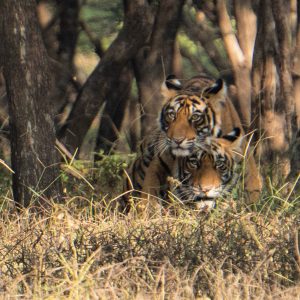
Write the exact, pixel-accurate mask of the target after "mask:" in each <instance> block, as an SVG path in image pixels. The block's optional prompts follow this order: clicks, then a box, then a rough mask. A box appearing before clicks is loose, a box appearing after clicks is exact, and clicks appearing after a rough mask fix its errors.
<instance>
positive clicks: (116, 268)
mask: <svg viewBox="0 0 300 300" xmlns="http://www.w3.org/2000/svg"><path fill="white" fill-rule="evenodd" d="M111 159H112V162H111V163H109V162H108V161H105V160H103V162H102V164H106V165H107V166H111V169H109V168H108V167H107V166H106V171H105V173H101V172H103V168H102V167H103V166H100V169H101V171H100V169H97V168H96V169H91V168H90V165H88V164H87V163H83V164H82V165H80V164H78V163H77V165H76V164H73V165H72V168H75V169H76V171H74V170H72V172H71V173H70V172H69V170H70V167H71V166H69V167H68V168H67V167H66V168H64V170H65V171H64V172H65V173H64V174H63V179H64V186H65V203H64V204H55V203H52V204H51V205H50V206H49V208H48V210H45V212H44V214H41V215H37V214H35V213H33V211H32V208H27V209H24V210H22V211H21V212H16V211H15V210H14V208H12V205H11V202H10V201H9V199H8V198H9V197H8V196H7V194H5V198H4V197H3V201H2V206H1V208H2V211H1V215H0V232H1V239H0V295H1V296H0V297H2V298H3V299H15V298H25V299H27V298H28V299H300V296H299V295H300V284H299V275H300V255H299V238H298V235H299V227H300V205H299V194H297V193H296V192H295V191H292V190H290V191H289V192H286V188H285V186H282V187H281V188H276V187H274V186H272V184H271V182H270V183H269V185H268V189H266V191H265V192H264V194H263V195H262V197H261V200H260V201H259V202H258V203H256V205H252V206H251V207H250V206H248V205H247V204H246V203H245V202H244V200H243V197H241V198H237V199H235V200H233V199H227V200H219V201H218V203H217V208H216V209H215V210H213V211H212V212H210V213H203V212H200V211H197V210H194V209H191V208H189V207H186V206H184V205H182V204H180V203H172V207H169V208H167V207H166V208H165V209H163V210H162V212H161V214H159V215H157V216H155V217H149V218H139V216H137V215H135V210H134V209H132V211H131V212H130V213H129V214H126V215H125V214H123V213H122V212H120V211H118V209H117V208H116V207H117V205H115V202H118V198H117V197H112V196H109V194H108V193H109V192H106V191H105V186H104V182H105V181H104V179H107V178H108V174H110V175H111V176H113V175H115V176H116V177H112V178H111V180H113V179H114V180H116V183H115V186H117V187H118V188H115V193H118V192H119V193H120V189H121V184H120V180H121V178H119V177H118V176H119V175H118V172H115V171H114V170H115V168H117V169H118V170H121V168H120V164H119V163H118V159H117V158H111ZM121 166H123V165H121ZM66 170H67V171H66ZM107 172H108V173H107ZM78 174H79V175H78ZM103 176H104V177H105V178H103ZM82 177H84V179H83V178H82ZM118 182H119V184H118ZM105 184H106V183H105ZM91 186H92V187H93V188H91ZM106 188H107V189H108V191H109V190H110V189H111V188H112V187H111V186H108V187H107V186H106ZM240 194H241V193H237V195H240ZM235 197H237V196H235ZM112 198H114V201H110V200H111V199H112Z"/></svg>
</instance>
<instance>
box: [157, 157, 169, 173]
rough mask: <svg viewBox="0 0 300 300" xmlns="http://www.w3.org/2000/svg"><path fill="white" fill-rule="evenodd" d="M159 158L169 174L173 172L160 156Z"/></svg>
mask: <svg viewBox="0 0 300 300" xmlns="http://www.w3.org/2000/svg"><path fill="white" fill-rule="evenodd" d="M158 158H159V161H160V163H161V164H162V166H163V167H164V169H165V170H166V172H167V174H171V170H170V168H169V166H168V165H167V164H166V163H165V162H164V161H163V159H162V158H161V157H160V156H159V157H158Z"/></svg>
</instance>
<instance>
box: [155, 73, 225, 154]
mask: <svg viewBox="0 0 300 300" xmlns="http://www.w3.org/2000/svg"><path fill="white" fill-rule="evenodd" d="M162 94H163V96H164V98H165V104H164V106H163V108H162V110H161V115H160V126H161V129H162V131H163V132H165V134H166V143H167V147H169V148H170V149H171V152H172V154H173V155H175V156H182V157H184V156H188V155H191V153H192V152H193V150H194V148H195V145H196V143H199V142H200V143H201V142H204V140H205V138H206V137H208V136H211V135H213V136H214V135H216V132H218V131H219V128H220V126H221V124H220V123H221V122H220V110H221V109H222V106H223V105H224V101H225V98H226V87H225V85H224V83H223V81H222V80H217V81H216V82H213V81H210V85H208V84H207V83H206V85H204V86H195V85H191V84H190V85H187V84H185V85H182V84H181V83H180V81H179V80H178V79H175V78H173V77H172V78H170V77H168V79H167V81H166V82H165V84H164V85H163V87H162Z"/></svg>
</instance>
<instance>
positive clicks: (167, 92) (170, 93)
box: [160, 75, 182, 99]
mask: <svg viewBox="0 0 300 300" xmlns="http://www.w3.org/2000/svg"><path fill="white" fill-rule="evenodd" d="M181 89H182V84H181V82H180V80H179V79H177V78H176V76H175V75H169V76H168V77H167V79H166V80H165V81H164V82H163V84H162V85H161V90H160V91H161V94H162V96H163V97H164V99H170V98H172V97H174V96H176V95H177V94H178V91H180V90H181Z"/></svg>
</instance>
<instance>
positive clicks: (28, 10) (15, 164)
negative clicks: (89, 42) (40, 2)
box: [0, 0, 61, 206]
mask: <svg viewBox="0 0 300 300" xmlns="http://www.w3.org/2000/svg"><path fill="white" fill-rule="evenodd" d="M0 14H1V16H0V20H1V28H0V30H1V31H2V32H1V37H2V39H3V40H2V54H1V56H3V57H5V60H4V77H5V80H6V90H7V96H8V102H9V117H10V120H9V122H10V130H11V153H12V156H11V161H12V169H13V170H14V172H15V173H14V174H13V193H14V199H15V201H16V202H17V203H18V204H20V205H22V206H28V205H29V204H30V202H31V201H32V200H34V199H37V200H38V202H39V204H40V205H45V204H46V202H45V201H46V200H45V198H44V197H46V198H59V196H60V192H61V189H60V181H59V170H58V164H57V162H58V157H57V153H56V151H55V148H54V144H55V134H54V124H53V116H52V114H51V108H50V105H49V99H48V98H47V94H48V93H49V91H50V90H51V89H52V87H53V80H52V76H51V73H50V68H49V61H48V56H47V52H46V49H45V47H44V44H43V40H42V36H41V33H40V30H39V24H38V21H37V15H36V3H35V1H34V0H27V1H18V0H3V1H1V2H0ZM4 45H5V47H4Z"/></svg>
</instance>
